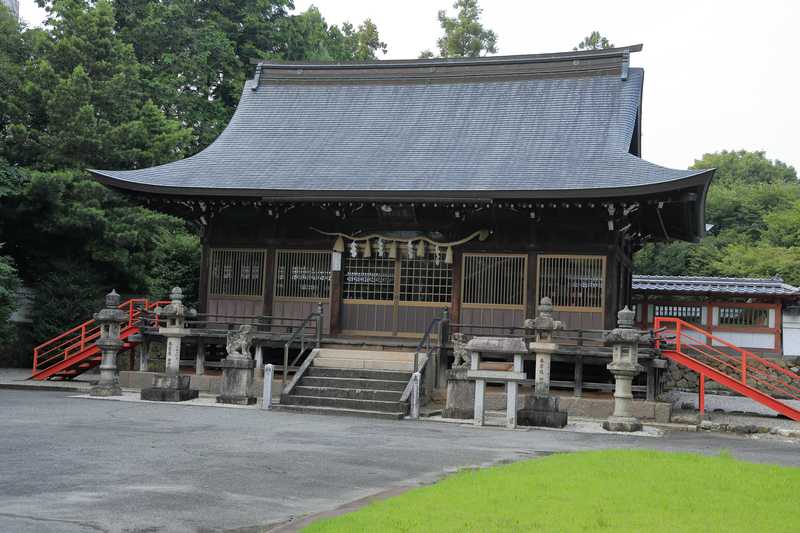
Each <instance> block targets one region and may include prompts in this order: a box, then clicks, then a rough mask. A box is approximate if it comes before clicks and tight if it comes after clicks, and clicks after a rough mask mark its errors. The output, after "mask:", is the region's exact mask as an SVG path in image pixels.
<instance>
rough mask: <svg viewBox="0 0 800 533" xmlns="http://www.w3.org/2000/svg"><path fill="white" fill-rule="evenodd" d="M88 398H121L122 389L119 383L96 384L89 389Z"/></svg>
mask: <svg viewBox="0 0 800 533" xmlns="http://www.w3.org/2000/svg"><path fill="white" fill-rule="evenodd" d="M89 396H98V397H108V396H122V388H121V387H120V386H119V383H98V384H97V385H94V386H93V387H92V388H91V389H89Z"/></svg>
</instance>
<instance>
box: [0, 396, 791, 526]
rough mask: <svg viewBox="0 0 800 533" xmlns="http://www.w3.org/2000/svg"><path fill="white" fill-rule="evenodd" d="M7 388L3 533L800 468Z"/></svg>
mask: <svg viewBox="0 0 800 533" xmlns="http://www.w3.org/2000/svg"><path fill="white" fill-rule="evenodd" d="M69 394H70V393H64V392H49V391H48V392H45V391H16V390H0V531H3V532H5V531H8V532H14V533H27V532H50V531H58V532H61V531H65V532H91V531H120V532H130V533H133V532H138V533H145V532H147V533H155V532H162V531H163V532H166V531H218V530H228V529H230V530H236V531H258V530H260V527H259V526H265V525H268V524H273V523H276V522H281V521H285V520H287V519H288V518H290V517H292V516H300V515H303V514H306V513H315V512H319V511H324V510H328V509H332V508H335V507H337V506H339V505H342V504H344V503H346V502H350V501H352V500H354V499H357V498H361V497H364V496H367V495H370V494H374V493H376V492H379V491H381V490H384V489H387V488H391V487H396V486H402V485H405V484H409V483H411V484H413V483H415V482H424V481H432V480H434V479H436V478H437V477H438V476H440V475H442V473H443V472H444V471H445V470H446V469H452V468H454V467H460V466H469V465H481V464H488V463H492V462H497V461H502V460H514V459H520V458H525V457H531V456H536V455H537V454H539V453H542V452H558V451H575V450H592V449H602V448H628V447H644V448H657V449H662V450H681V451H696V452H702V453H718V452H719V451H720V450H721V449H727V450H730V451H731V452H732V453H733V454H734V455H735V456H737V457H739V458H741V459H745V460H748V461H757V462H769V463H781V464H787V465H795V466H800V443H797V442H792V441H783V440H778V439H774V438H763V439H760V440H753V439H749V438H744V437H737V436H727V435H715V434H707V433H689V432H669V433H667V434H666V435H665V436H663V437H660V438H652V437H651V438H647V437H630V436H622V435H598V434H587V433H572V432H564V431H546V430H533V431H507V430H503V429H499V428H483V429H475V428H471V427H463V426H460V425H452V424H444V423H434V422H413V421H399V422H393V421H377V420H370V419H360V418H347V417H330V416H329V417H326V416H312V415H301V414H291V413H281V412H263V411H257V410H244V409H222V408H213V407H186V406H177V405H157V404H141V403H125V402H110V401H99V400H86V399H76V398H70V397H69Z"/></svg>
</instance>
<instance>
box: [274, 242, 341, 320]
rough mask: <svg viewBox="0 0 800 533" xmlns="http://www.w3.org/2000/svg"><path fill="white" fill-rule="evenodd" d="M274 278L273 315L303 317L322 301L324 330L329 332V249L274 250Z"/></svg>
mask: <svg viewBox="0 0 800 533" xmlns="http://www.w3.org/2000/svg"><path fill="white" fill-rule="evenodd" d="M274 279H275V283H274V285H273V287H274V288H273V291H274V292H273V299H272V316H274V317H283V318H305V317H307V316H308V315H309V314H310V313H312V312H314V311H316V309H317V305H318V304H320V303H322V304H323V306H324V310H323V323H322V328H323V333H330V327H331V321H330V317H331V313H330V301H331V252H329V251H325V250H277V251H276V252H275V274H274ZM292 322H293V323H296V322H294V321H292ZM275 323H276V324H280V323H281V322H280V321H279V320H276V322H275ZM286 324H287V325H289V324H290V322H286Z"/></svg>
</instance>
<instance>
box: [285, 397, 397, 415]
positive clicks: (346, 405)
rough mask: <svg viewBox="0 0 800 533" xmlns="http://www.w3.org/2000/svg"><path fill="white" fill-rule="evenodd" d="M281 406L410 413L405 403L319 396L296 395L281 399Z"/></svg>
mask: <svg viewBox="0 0 800 533" xmlns="http://www.w3.org/2000/svg"><path fill="white" fill-rule="evenodd" d="M281 405H305V406H311V407H337V408H340V409H357V410H359V411H380V412H382V413H405V412H407V411H408V404H406V403H405V402H397V401H392V402H387V401H380V400H354V399H351V398H326V397H319V396H300V395H295V394H291V395H289V396H287V397H284V398H281Z"/></svg>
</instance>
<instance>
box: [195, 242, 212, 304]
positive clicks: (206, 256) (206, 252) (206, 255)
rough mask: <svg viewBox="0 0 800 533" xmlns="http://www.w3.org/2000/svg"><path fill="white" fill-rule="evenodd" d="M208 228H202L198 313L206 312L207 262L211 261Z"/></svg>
mask: <svg viewBox="0 0 800 533" xmlns="http://www.w3.org/2000/svg"><path fill="white" fill-rule="evenodd" d="M207 233H208V228H204V230H203V236H202V237H201V243H202V247H201V248H200V279H199V280H198V281H197V299H198V304H197V307H198V311H199V312H200V313H207V312H208V280H209V270H210V266H209V261H210V259H211V249H210V247H209V246H208V236H207Z"/></svg>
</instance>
